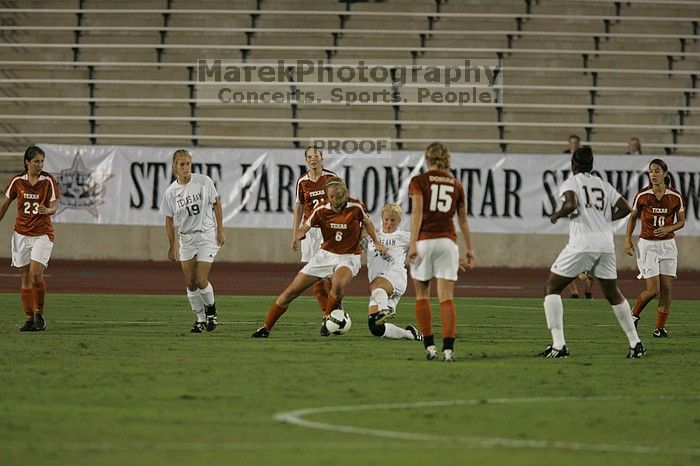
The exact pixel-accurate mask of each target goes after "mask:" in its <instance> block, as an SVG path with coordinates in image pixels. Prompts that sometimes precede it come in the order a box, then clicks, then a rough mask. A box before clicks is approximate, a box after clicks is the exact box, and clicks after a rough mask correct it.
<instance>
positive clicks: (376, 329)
mask: <svg viewBox="0 0 700 466" xmlns="http://www.w3.org/2000/svg"><path fill="white" fill-rule="evenodd" d="M376 318H377V314H370V315H369V316H367V326H368V327H369V331H370V333H371V334H372V335H374V336H375V337H383V336H384V331H385V330H386V329H385V327H384V324H381V325H377V323H376V322H375V321H376Z"/></svg>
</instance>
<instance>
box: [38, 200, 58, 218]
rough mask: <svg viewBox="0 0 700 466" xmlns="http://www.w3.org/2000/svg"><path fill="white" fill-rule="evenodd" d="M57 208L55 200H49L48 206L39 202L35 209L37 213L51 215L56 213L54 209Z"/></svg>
mask: <svg viewBox="0 0 700 466" xmlns="http://www.w3.org/2000/svg"><path fill="white" fill-rule="evenodd" d="M57 208H58V203H57V202H56V201H51V202H50V203H49V206H48V207H46V206H45V205H44V204H41V205H40V206H39V207H38V208H37V209H36V211H37V213H39V214H41V215H53V214H55V213H56V209H57Z"/></svg>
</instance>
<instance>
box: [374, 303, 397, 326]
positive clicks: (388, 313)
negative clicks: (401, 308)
mask: <svg viewBox="0 0 700 466" xmlns="http://www.w3.org/2000/svg"><path fill="white" fill-rule="evenodd" d="M375 315H376V317H375V319H374V321H375V323H376V324H377V325H382V324H383V323H384V322H386V321H387V320H389V319H391V318H392V317H394V316H395V315H396V309H394V308H393V307H388V308H386V309H382V310H380V311H379V312H377V313H376V314H375Z"/></svg>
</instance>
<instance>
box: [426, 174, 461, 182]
mask: <svg viewBox="0 0 700 466" xmlns="http://www.w3.org/2000/svg"><path fill="white" fill-rule="evenodd" d="M428 180H430V181H434V182H436V183H450V184H454V182H455V179H454V178H452V177H451V176H434V175H431V176H429V177H428Z"/></svg>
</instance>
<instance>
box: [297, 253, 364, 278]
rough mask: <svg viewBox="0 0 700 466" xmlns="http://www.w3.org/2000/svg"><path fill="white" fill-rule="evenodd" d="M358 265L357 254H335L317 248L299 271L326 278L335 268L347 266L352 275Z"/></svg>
mask: <svg viewBox="0 0 700 466" xmlns="http://www.w3.org/2000/svg"><path fill="white" fill-rule="evenodd" d="M360 265H361V262H360V255H359V254H335V253H332V252H330V251H326V250H325V249H319V250H318V251H316V254H314V255H313V257H312V258H311V260H310V261H309V262H308V263H307V264H306V265H305V266H304V267H302V269H301V270H300V272H301V273H305V274H306V275H310V276H312V277H319V278H326V277H330V276H331V275H333V272H335V271H336V269H338V268H340V267H347V268H348V269H350V272H352V276H353V277H354V276H356V275H357V273H358V272H359V271H360Z"/></svg>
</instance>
